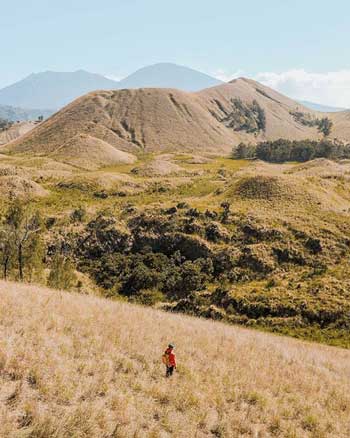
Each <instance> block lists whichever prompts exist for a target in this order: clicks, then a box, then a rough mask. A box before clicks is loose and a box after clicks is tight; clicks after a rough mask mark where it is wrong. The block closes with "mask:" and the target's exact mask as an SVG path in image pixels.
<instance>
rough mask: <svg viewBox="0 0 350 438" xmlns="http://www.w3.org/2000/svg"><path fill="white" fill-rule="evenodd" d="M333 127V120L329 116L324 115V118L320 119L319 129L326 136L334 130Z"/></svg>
mask: <svg viewBox="0 0 350 438" xmlns="http://www.w3.org/2000/svg"><path fill="white" fill-rule="evenodd" d="M332 128H333V122H332V120H330V119H329V118H328V117H324V118H323V119H320V120H319V122H318V130H319V132H321V133H322V134H323V135H324V136H325V137H328V136H329V135H330V133H331V131H332Z"/></svg>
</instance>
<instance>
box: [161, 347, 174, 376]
mask: <svg viewBox="0 0 350 438" xmlns="http://www.w3.org/2000/svg"><path fill="white" fill-rule="evenodd" d="M174 348H175V346H174V344H169V345H168V348H167V349H166V350H165V352H164V354H163V363H164V364H165V366H166V372H165V377H170V376H172V375H173V372H174V370H176V357H175V353H174Z"/></svg>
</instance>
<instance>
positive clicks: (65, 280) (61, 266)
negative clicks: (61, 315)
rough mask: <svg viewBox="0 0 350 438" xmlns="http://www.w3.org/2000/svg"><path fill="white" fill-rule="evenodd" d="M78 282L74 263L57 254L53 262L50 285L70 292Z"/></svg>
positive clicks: (49, 279)
mask: <svg viewBox="0 0 350 438" xmlns="http://www.w3.org/2000/svg"><path fill="white" fill-rule="evenodd" d="M76 280H77V277H76V274H75V270H74V266H73V263H72V261H71V260H70V259H69V258H68V257H65V256H63V255H62V254H56V255H55V256H54V258H53V260H52V265H51V271H50V275H49V278H48V285H49V286H50V287H52V288H55V289H66V290H69V289H71V288H72V287H73V286H74V284H75V283H76Z"/></svg>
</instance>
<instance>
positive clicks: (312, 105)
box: [299, 100, 346, 113]
mask: <svg viewBox="0 0 350 438" xmlns="http://www.w3.org/2000/svg"><path fill="white" fill-rule="evenodd" d="M299 102H300V103H301V104H302V105H304V106H306V108H309V109H312V110H314V111H319V112H321V113H337V112H339V111H346V108H337V107H334V106H328V105H322V104H320V103H315V102H308V101H306V100H299Z"/></svg>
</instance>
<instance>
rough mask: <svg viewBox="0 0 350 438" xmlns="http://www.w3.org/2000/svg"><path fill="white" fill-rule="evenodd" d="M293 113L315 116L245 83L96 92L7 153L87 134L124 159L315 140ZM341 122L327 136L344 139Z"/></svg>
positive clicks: (338, 117)
mask: <svg viewBox="0 0 350 438" xmlns="http://www.w3.org/2000/svg"><path fill="white" fill-rule="evenodd" d="M296 111H299V112H302V113H305V114H309V116H310V117H313V118H317V117H319V113H316V112H312V111H311V110H308V109H306V108H304V107H303V106H302V105H300V104H299V103H296V102H295V101H293V100H291V99H289V98H287V97H285V96H283V95H281V94H279V93H277V92H276V91H274V90H272V89H270V88H267V87H265V86H263V85H261V84H259V83H257V82H254V81H252V80H248V79H237V80H234V81H232V83H230V84H224V85H219V86H217V87H213V88H209V89H205V90H203V91H200V92H198V93H187V92H183V91H179V90H174V89H154V88H153V89H138V90H118V91H101V92H94V93H90V94H88V95H86V96H83V97H81V98H80V99H78V100H76V101H74V102H73V103H71V104H70V105H68V106H67V107H66V108H64V109H63V110H61V111H60V112H58V113H57V114H55V115H54V116H53V117H51V118H50V119H49V120H47V121H46V122H45V123H43V124H42V125H41V126H40V127H38V129H36V130H34V131H33V132H32V133H30V134H29V135H27V136H25V137H23V138H21V139H20V140H19V141H15V142H14V143H12V144H11V145H10V146H9V150H11V151H12V152H31V153H38V154H48V153H52V152H54V151H55V150H56V149H58V148H59V147H60V146H62V145H63V144H64V143H66V142H67V141H69V140H70V139H72V138H73V137H75V136H76V135H77V134H87V135H91V136H93V137H95V138H98V139H101V140H103V141H105V142H107V143H109V144H110V145H111V146H113V147H116V148H117V149H120V150H123V151H127V152H181V151H196V152H197V153H203V152H204V153H205V152H209V153H217V154H222V153H228V152H230V151H231V149H232V147H233V146H234V145H237V144H238V143H239V142H241V141H246V142H249V141H251V142H256V141H259V140H264V139H270V140H275V139H277V138H280V137H284V138H288V139H298V140H300V139H306V138H313V139H315V138H319V137H320V134H319V132H318V131H317V128H316V127H309V126H305V124H302V123H300V122H299V121H298V120H296V118H295V116H293V113H295V112H296ZM333 117H334V118H333ZM346 117H347V116H344V113H337V114H335V115H332V118H333V120H334V122H335V126H334V135H335V136H337V137H339V138H343V137H344V136H345V138H347V139H350V122H349V121H348V119H347V118H346ZM343 118H344V119H343ZM338 124H339V126H338Z"/></svg>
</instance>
